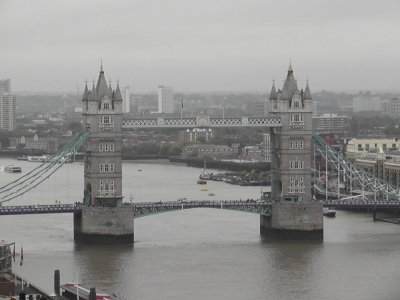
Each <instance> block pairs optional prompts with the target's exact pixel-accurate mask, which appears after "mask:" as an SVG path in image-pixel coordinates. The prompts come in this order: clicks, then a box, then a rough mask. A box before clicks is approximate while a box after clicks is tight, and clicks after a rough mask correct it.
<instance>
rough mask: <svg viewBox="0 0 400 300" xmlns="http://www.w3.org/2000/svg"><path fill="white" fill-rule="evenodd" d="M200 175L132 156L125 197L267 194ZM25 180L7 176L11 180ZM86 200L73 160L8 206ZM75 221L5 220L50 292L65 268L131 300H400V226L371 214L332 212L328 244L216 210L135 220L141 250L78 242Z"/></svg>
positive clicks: (30, 274)
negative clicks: (271, 235) (264, 229)
mask: <svg viewBox="0 0 400 300" xmlns="http://www.w3.org/2000/svg"><path fill="white" fill-rule="evenodd" d="M9 164H15V165H18V166H21V167H22V169H23V173H22V174H26V172H28V171H29V170H31V169H33V168H34V167H36V166H37V165H38V164H37V163H30V162H20V161H16V160H13V159H5V158H1V159H0V170H1V169H2V167H4V166H6V165H9ZM140 170H141V171H140ZM214 172H218V171H215V170H214ZM199 173H200V169H196V168H188V167H186V166H184V165H179V164H168V163H165V162H160V161H156V162H124V163H123V191H124V192H123V194H124V196H125V199H126V201H128V202H129V201H130V200H131V199H132V200H133V201H135V202H139V201H160V200H162V201H173V200H176V199H177V198H182V197H186V198H188V199H189V200H201V199H207V200H211V199H214V200H234V199H236V200H237V199H248V198H253V199H256V198H259V196H260V192H261V189H260V187H240V186H234V185H229V184H226V183H223V182H209V183H208V184H207V188H208V191H207V192H202V191H200V189H201V188H202V187H204V186H199V185H197V184H196V180H197V178H198V175H199ZM18 176H19V175H16V174H9V173H5V172H0V184H1V186H3V185H4V184H6V183H9V182H11V181H12V180H13V179H16V178H17V177H18ZM263 189H264V190H267V188H266V187H264V188H263ZM210 192H212V193H214V194H215V196H208V193H210ZM82 198H83V165H82V163H72V164H67V165H66V166H64V167H63V168H62V169H60V170H59V171H58V172H57V173H56V175H55V176H53V177H51V178H49V179H48V180H47V181H46V182H45V183H43V184H42V185H41V186H39V187H38V188H37V189H35V190H33V191H31V192H29V193H28V194H26V195H24V196H23V197H20V198H18V199H15V200H13V201H12V202H10V203H8V204H9V205H19V204H48V203H55V201H60V202H61V203H73V202H76V201H79V202H80V201H82ZM8 204H7V205H8ZM72 226H73V216H72V214H54V215H26V216H1V217H0V239H4V240H7V241H15V242H16V244H17V250H19V247H20V246H21V245H23V249H24V261H23V267H22V268H21V267H20V266H19V258H17V261H16V264H15V266H14V270H15V272H16V273H17V274H22V275H23V277H24V278H27V279H28V280H30V281H31V282H33V283H34V284H36V285H38V286H39V287H41V288H43V289H45V290H46V291H48V292H49V293H50V292H52V288H53V273H54V270H56V269H59V270H60V272H61V282H62V283H64V282H67V281H74V280H76V277H77V276H79V278H80V281H82V282H83V284H84V285H86V286H89V287H94V286H95V287H96V288H97V289H100V290H102V291H105V292H109V293H116V294H118V295H120V296H122V298H123V299H129V300H133V299H141V300H142V299H145V300H146V299H151V300H152V299H171V300H172V299H174V300H177V299H199V300H200V299H215V300H217V299H218V300H224V299H227V300H228V299H229V300H235V299H400V285H399V278H400V268H399V266H400V255H399V254H400V226H398V225H393V224H388V223H380V222H377V223H374V222H373V221H372V216H371V215H370V214H367V213H350V212H343V211H338V212H337V216H336V218H324V241H323V242H294V241H276V242H267V241H263V240H261V238H260V235H259V216H258V215H256V214H251V213H243V212H235V211H228V210H219V209H206V208H199V209H191V210H184V211H175V212H168V213H163V214H158V215H152V216H147V217H143V218H139V219H135V243H134V245H131V246H116V245H110V246H87V245H85V246H82V245H77V244H75V243H74V240H73V227H72Z"/></svg>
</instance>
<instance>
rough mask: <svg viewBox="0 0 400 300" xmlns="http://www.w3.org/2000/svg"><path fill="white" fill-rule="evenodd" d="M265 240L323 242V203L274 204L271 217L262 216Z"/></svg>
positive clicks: (262, 234)
mask: <svg viewBox="0 0 400 300" xmlns="http://www.w3.org/2000/svg"><path fill="white" fill-rule="evenodd" d="M260 235H261V236H262V237H263V238H265V239H284V240H322V239H323V235H324V233H323V212H322V203H318V202H308V203H292V202H289V203H273V204H272V208H271V216H262V215H261V216H260Z"/></svg>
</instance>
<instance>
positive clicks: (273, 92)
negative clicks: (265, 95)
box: [269, 81, 278, 100]
mask: <svg viewBox="0 0 400 300" xmlns="http://www.w3.org/2000/svg"><path fill="white" fill-rule="evenodd" d="M269 100H278V94H277V93H276V89H275V81H273V82H272V88H271V93H270V94H269Z"/></svg>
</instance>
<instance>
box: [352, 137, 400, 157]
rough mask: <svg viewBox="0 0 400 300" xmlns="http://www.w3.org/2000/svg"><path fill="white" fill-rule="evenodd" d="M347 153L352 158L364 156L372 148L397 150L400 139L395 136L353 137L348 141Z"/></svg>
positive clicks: (399, 145)
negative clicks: (380, 137)
mask: <svg viewBox="0 0 400 300" xmlns="http://www.w3.org/2000/svg"><path fill="white" fill-rule="evenodd" d="M345 147H346V149H345V153H346V156H347V157H348V158H350V159H357V158H361V157H363V156H364V155H365V154H366V153H367V152H369V151H370V150H376V151H379V150H382V151H387V150H396V149H399V147H400V141H399V140H397V139H394V138H391V139H390V138H382V139H378V138H376V139H358V138H352V139H350V140H348V141H347V144H346V146H345Z"/></svg>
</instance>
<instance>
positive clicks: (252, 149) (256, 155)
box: [242, 146, 264, 161]
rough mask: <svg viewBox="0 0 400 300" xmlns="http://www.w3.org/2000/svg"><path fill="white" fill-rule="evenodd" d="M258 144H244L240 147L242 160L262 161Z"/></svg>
mask: <svg viewBox="0 0 400 300" xmlns="http://www.w3.org/2000/svg"><path fill="white" fill-rule="evenodd" d="M262 154H263V153H262V150H261V147H260V146H245V147H244V148H243V149H242V157H243V159H244V160H252V161H263V160H264V158H263V155H262Z"/></svg>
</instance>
